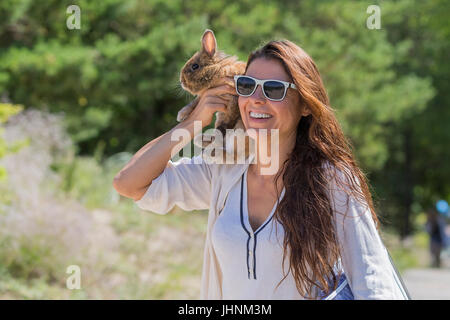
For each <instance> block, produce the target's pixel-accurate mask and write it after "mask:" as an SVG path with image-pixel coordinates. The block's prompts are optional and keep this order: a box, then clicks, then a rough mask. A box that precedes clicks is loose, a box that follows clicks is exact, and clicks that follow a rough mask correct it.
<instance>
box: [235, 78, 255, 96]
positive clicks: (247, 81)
mask: <svg viewBox="0 0 450 320" xmlns="http://www.w3.org/2000/svg"><path fill="white" fill-rule="evenodd" d="M255 85H256V82H255V80H253V79H251V78H247V77H239V78H238V80H237V82H236V89H237V92H238V93H239V94H241V95H244V96H248V95H250V94H251V93H252V92H253V89H255Z"/></svg>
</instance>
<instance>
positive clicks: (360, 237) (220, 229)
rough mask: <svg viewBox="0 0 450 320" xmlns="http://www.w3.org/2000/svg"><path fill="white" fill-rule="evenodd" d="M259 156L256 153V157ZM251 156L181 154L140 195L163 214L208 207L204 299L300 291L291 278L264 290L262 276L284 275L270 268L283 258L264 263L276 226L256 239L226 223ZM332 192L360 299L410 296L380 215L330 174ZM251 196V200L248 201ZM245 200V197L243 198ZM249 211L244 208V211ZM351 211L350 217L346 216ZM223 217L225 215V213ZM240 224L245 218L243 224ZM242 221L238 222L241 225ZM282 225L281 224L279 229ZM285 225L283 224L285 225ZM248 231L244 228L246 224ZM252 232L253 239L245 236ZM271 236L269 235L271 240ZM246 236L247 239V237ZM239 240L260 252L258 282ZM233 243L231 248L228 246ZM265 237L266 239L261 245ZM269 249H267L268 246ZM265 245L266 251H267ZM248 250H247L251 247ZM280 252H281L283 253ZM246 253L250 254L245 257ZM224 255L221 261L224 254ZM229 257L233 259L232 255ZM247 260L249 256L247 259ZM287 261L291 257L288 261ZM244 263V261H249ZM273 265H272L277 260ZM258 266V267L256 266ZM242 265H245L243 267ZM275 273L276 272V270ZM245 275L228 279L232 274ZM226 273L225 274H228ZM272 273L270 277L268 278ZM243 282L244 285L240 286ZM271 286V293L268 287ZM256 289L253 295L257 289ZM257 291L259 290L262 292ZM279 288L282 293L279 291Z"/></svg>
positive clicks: (346, 265)
mask: <svg viewBox="0 0 450 320" xmlns="http://www.w3.org/2000/svg"><path fill="white" fill-rule="evenodd" d="M251 161H253V156H252V157H251V158H250V162H251ZM248 166H249V162H247V163H245V164H233V165H227V164H224V165H216V164H207V163H205V162H204V161H202V159H201V157H200V156H195V157H193V158H181V159H180V160H179V161H176V162H172V161H169V163H168V165H167V167H166V168H165V170H164V171H163V172H162V173H161V175H160V176H159V177H157V178H156V179H154V180H153V181H152V183H151V185H150V186H149V187H148V189H147V191H146V192H145V194H144V196H143V197H142V198H141V199H140V200H138V201H136V204H137V205H138V206H139V207H140V208H141V209H144V210H149V211H152V212H155V213H159V214H166V213H167V212H169V211H170V210H171V209H172V208H173V207H174V206H175V205H177V206H179V207H180V208H181V209H183V210H186V211H191V210H204V209H208V210H209V212H208V222H207V229H206V239H205V249H204V263H203V270H202V287H201V298H202V299H223V298H224V296H226V297H230V296H231V295H232V296H234V297H236V298H237V297H238V295H242V296H245V297H251V298H252V299H255V298H257V297H262V296H263V295H264V294H267V297H269V296H270V297H273V298H274V299H275V298H278V297H281V296H283V297H288V296H289V297H291V298H295V293H293V289H292V287H291V284H292V281H291V280H289V279H288V278H286V279H285V280H284V281H283V282H282V284H281V285H280V287H279V289H278V290H281V289H280V288H281V287H282V286H286V287H284V289H283V290H282V291H283V293H282V294H281V293H277V292H275V293H267V291H268V290H267V289H266V288H265V290H264V291H263V290H258V289H257V288H261V287H259V286H260V285H261V283H262V282H260V280H261V281H270V283H271V287H273V285H272V284H273V283H275V282H277V283H278V278H279V276H280V274H282V272H280V269H278V271H277V272H268V271H267V270H271V269H270V268H278V267H277V266H279V264H278V263H277V264H273V265H272V264H268V263H264V261H263V260H262V259H266V257H273V256H276V253H275V252H270V251H271V250H270V249H268V248H272V249H273V250H275V249H274V248H276V247H275V246H274V245H273V246H268V245H267V244H268V243H269V242H268V240H266V239H269V234H270V233H269V231H270V226H269V225H266V226H265V227H264V228H262V227H261V230H260V231H259V233H258V235H257V236H256V241H255V243H253V242H251V243H250V242H249V245H248V246H246V243H245V241H248V236H247V235H246V233H245V231H244V233H242V232H240V233H239V231H237V229H235V227H233V228H232V229H231V230H230V231H229V232H228V231H227V232H225V231H224V230H225V226H224V225H234V226H236V224H235V223H234V222H233V223H231V220H230V222H227V218H228V217H230V216H231V217H232V216H233V215H234V216H235V215H236V214H237V213H236V211H235V209H234V210H231V211H228V210H227V211H225V212H224V211H223V209H224V207H225V203H226V202H227V201H226V200H227V197H228V196H230V192H229V191H230V190H232V189H233V190H235V186H236V185H239V181H241V179H242V174H243V173H244V172H246V170H247V169H248ZM329 192H330V196H331V200H332V204H333V207H334V211H335V215H334V216H335V227H336V231H337V237H338V241H339V245H340V248H341V250H342V251H341V256H342V267H343V270H344V271H345V274H346V276H347V279H348V282H349V284H350V287H351V289H352V291H353V294H354V296H355V299H404V298H405V295H404V292H403V291H402V289H401V286H400V283H399V278H398V277H397V275H396V274H395V271H394V269H393V267H392V264H391V263H390V261H389V257H388V254H387V251H386V248H385V247H384V245H383V243H382V241H381V238H380V236H379V234H378V232H377V230H376V227H375V224H374V221H373V219H372V217H371V212H370V211H369V209H368V207H367V205H366V204H365V203H359V202H358V201H356V199H354V198H353V197H349V196H348V195H347V194H346V193H345V192H344V191H342V190H341V189H340V188H338V187H337V186H336V184H335V183H334V180H330V186H329ZM232 197H234V200H230V201H228V202H227V203H229V206H230V208H231V207H236V196H235V195H234V196H232ZM246 202H247V201H245V203H246ZM238 203H239V202H238ZM246 208H247V206H245V211H244V212H245V214H247V209H246ZM244 212H243V213H244ZM221 213H222V214H223V219H225V221H222V222H220V223H219V224H218V225H217V230H216V234H215V237H216V244H217V250H216V248H215V246H214V245H213V243H212V242H213V241H212V238H213V237H212V230H213V228H214V227H215V226H216V221H217V219H218V218H219V217H220V215H221ZM344 216H345V217H346V218H345V219H344V218H343V217H344ZM221 219H222V218H221ZM245 223H246V226H247V230H249V231H250V230H251V228H250V225H249V224H248V219H247V218H246V219H245ZM237 227H239V224H237ZM237 227H236V228H237ZM275 230H276V229H275ZM280 230H281V228H278V231H280ZM240 231H242V230H240ZM227 235H229V238H230V239H229V240H228V241H225V237H227ZM234 235H238V237H239V239H241V241H239V239H238V240H235V239H231V238H232V237H234ZM246 236H247V239H246V238H245V237H246ZM265 240H266V241H265ZM242 241H243V242H244V245H242V243H241V242H242ZM235 242H236V243H237V244H238V246H237V247H236V248H242V246H243V247H244V249H242V250H248V249H246V248H249V249H252V250H253V247H252V246H251V245H253V246H254V247H255V249H254V252H255V255H256V262H255V264H254V265H253V263H254V261H255V260H254V259H249V269H253V275H254V276H256V279H254V278H255V277H253V280H252V282H250V280H249V275H248V273H247V278H245V275H246V272H247V271H246V268H247V257H246V253H243V251H240V253H239V250H238V249H235V255H233V258H232V259H230V258H229V256H230V250H232V249H230V248H234V246H233V243H235ZM227 243H229V248H227V245H226V244H227ZM261 243H263V245H261ZM263 249H264V250H263ZM263 251H265V254H263ZM246 252H247V251H246ZM278 254H279V253H278ZM242 255H244V258H243V257H242ZM219 256H220V257H221V258H220V260H221V262H219V258H218V257H219ZM227 259H229V261H227ZM242 260H244V261H243V262H242ZM285 263H286V264H287V261H285ZM242 264H244V266H243V267H240V266H242ZM271 265H272V266H271ZM239 267H240V268H242V270H243V271H240V272H236V274H234V273H232V271H230V270H231V269H229V268H236V270H238V269H239ZM253 267H254V268H253ZM239 270H241V269H239ZM271 274H272V275H271ZM233 276H236V277H239V279H242V277H244V280H246V282H244V281H242V282H241V281H228V279H230V277H233ZM225 277H226V279H225V280H224V279H222V278H225ZM267 279H270V280H267ZM244 284H251V285H252V286H251V288H244ZM232 286H241V287H239V290H235V288H236V287H232ZM265 292H266V293H265ZM252 294H253V295H252ZM256 294H257V295H258V296H256ZM278 294H279V295H278Z"/></svg>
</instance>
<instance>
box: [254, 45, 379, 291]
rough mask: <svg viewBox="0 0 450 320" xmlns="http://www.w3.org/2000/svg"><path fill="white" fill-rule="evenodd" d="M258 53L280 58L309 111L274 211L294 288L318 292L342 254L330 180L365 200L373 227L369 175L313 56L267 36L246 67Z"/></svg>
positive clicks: (332, 284) (328, 283) (332, 281)
mask: <svg viewBox="0 0 450 320" xmlns="http://www.w3.org/2000/svg"><path fill="white" fill-rule="evenodd" d="M258 58H265V59H275V60H278V61H280V62H281V64H282V65H283V67H284V69H285V71H286V73H287V74H288V75H289V76H290V77H291V79H292V81H293V82H294V83H295V85H296V86H297V88H298V89H297V90H298V92H299V94H300V97H301V99H300V101H301V105H299V112H300V111H301V109H302V108H305V107H307V108H309V110H310V111H311V114H310V115H308V116H304V117H302V118H301V120H300V121H299V124H298V126H297V135H296V142H295V146H294V149H293V151H292V152H291V153H290V155H289V157H288V159H287V160H286V161H285V162H284V163H283V164H282V167H281V170H279V171H278V173H277V175H276V181H278V179H279V177H280V175H281V174H283V176H282V179H283V183H284V186H285V188H286V191H285V195H284V197H283V199H282V201H281V202H279V203H278V206H277V211H276V213H275V215H274V217H275V219H277V220H278V221H279V222H280V223H281V225H282V226H283V229H284V232H285V237H284V241H283V250H284V252H283V266H284V262H285V258H286V256H289V269H288V270H289V272H292V275H293V278H294V279H295V283H296V286H297V290H298V291H299V293H300V294H301V295H302V296H304V297H306V298H317V294H318V292H317V290H316V289H320V290H323V291H324V292H330V290H334V289H336V287H337V283H338V280H339V279H338V275H335V274H334V272H333V270H334V266H335V264H336V263H337V262H338V260H339V258H340V257H341V249H340V246H339V243H338V240H337V231H336V229H335V224H334V223H335V216H334V215H335V214H345V213H340V212H336V211H335V210H334V209H333V208H334V207H333V202H332V201H333V199H331V194H332V193H330V187H331V184H330V181H334V182H335V185H334V186H338V187H339V188H340V189H341V190H342V191H343V192H345V193H346V194H347V196H348V197H352V198H353V199H356V200H357V201H359V202H360V203H364V204H365V205H366V206H368V208H370V211H371V214H372V218H373V220H374V222H375V223H376V225H377V228H378V226H379V221H378V218H377V215H376V213H375V209H374V205H373V201H372V196H371V193H370V191H369V184H368V182H367V179H366V177H365V175H364V174H363V172H362V170H361V169H360V168H359V166H358V164H357V162H356V160H355V158H354V156H353V154H352V145H351V143H350V142H349V140H348V139H347V138H346V137H345V136H344V133H343V131H342V129H341V127H340V125H339V123H338V121H337V119H336V116H335V114H334V110H333V109H332V108H331V106H330V103H329V98H328V95H327V93H326V91H325V88H324V85H323V83H322V79H321V77H320V74H319V71H318V69H317V67H316V65H315V63H314V61H313V60H312V59H311V57H310V56H309V55H308V54H307V53H306V52H305V51H304V50H302V49H301V48H300V47H299V46H297V45H296V44H294V43H293V42H291V41H287V40H282V41H271V42H269V43H267V44H266V45H264V46H263V47H262V48H260V49H258V50H256V51H254V52H252V53H251V54H250V56H249V58H248V60H247V68H248V66H249V65H250V63H251V62H252V61H253V60H255V59H258ZM330 168H332V170H330ZM337 172H338V173H339V174H336V173H337ZM330 174H331V175H330ZM275 185H277V184H275ZM277 194H279V193H278V190H277ZM288 252H289V254H288ZM283 270H284V268H283ZM283 272H284V271H283ZM289 272H288V273H289ZM286 277H287V274H285V275H284V277H283V279H282V280H281V281H283V280H284V279H285V278H286ZM281 281H280V283H281ZM280 283H279V284H280ZM279 284H278V285H279ZM314 288H315V289H314Z"/></svg>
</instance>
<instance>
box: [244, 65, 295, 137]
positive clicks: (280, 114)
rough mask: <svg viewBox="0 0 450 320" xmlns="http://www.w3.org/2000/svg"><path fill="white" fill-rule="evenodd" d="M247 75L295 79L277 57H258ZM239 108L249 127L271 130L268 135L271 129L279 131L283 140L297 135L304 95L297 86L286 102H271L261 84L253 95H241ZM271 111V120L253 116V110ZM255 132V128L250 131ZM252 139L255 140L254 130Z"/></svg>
mask: <svg viewBox="0 0 450 320" xmlns="http://www.w3.org/2000/svg"><path fill="white" fill-rule="evenodd" d="M246 75H248V76H251V77H253V78H256V79H260V80H265V79H276V80H282V81H287V82H292V79H290V77H289V75H288V74H287V73H286V72H285V71H284V68H283V66H282V64H281V63H280V62H279V61H278V60H275V59H265V58H257V59H255V60H253V61H252V62H251V63H250V65H249V66H248V69H247V72H246ZM238 103H239V109H240V112H241V117H242V121H243V122H244V126H245V128H246V130H248V129H256V134H258V130H257V129H268V130H267V136H268V137H270V129H278V130H279V139H280V141H284V140H285V139H286V138H289V137H292V136H294V137H295V134H296V130H297V125H298V123H299V121H300V119H301V116H302V112H301V111H302V110H301V105H300V95H299V93H298V92H297V90H295V89H292V88H290V89H288V91H287V93H286V96H285V98H284V99H283V100H282V101H271V100H269V99H267V98H266V97H265V96H264V93H263V92H262V88H261V86H258V87H257V88H256V91H255V92H254V93H253V95H251V96H250V97H241V96H239V100H238ZM251 111H253V112H256V113H265V114H269V115H270V116H271V118H268V119H253V118H252V117H250V112H251ZM250 131H252V130H250ZM248 133H249V135H250V137H251V138H253V139H255V140H256V138H257V137H254V136H253V134H252V133H251V132H249V131H248Z"/></svg>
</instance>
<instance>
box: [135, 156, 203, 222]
mask: <svg viewBox="0 0 450 320" xmlns="http://www.w3.org/2000/svg"><path fill="white" fill-rule="evenodd" d="M211 189H212V174H211V169H210V167H209V165H208V164H206V163H205V162H204V161H203V160H202V158H201V156H196V157H193V158H186V157H183V158H181V159H180V160H178V161H176V162H172V160H169V162H168V165H167V167H166V168H165V169H164V171H163V172H162V173H161V174H160V175H159V176H158V177H157V178H156V179H154V180H153V181H152V183H151V184H150V186H149V187H148V189H147V191H146V192H145V194H144V195H143V196H142V198H141V199H139V200H137V201H135V203H136V204H137V206H138V207H139V208H141V209H143V210H148V211H152V212H155V213H158V214H166V213H167V212H169V211H170V210H172V208H173V207H174V206H175V205H177V206H179V207H180V208H181V209H183V210H185V211H192V210H203V209H208V208H209V206H210V198H211Z"/></svg>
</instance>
